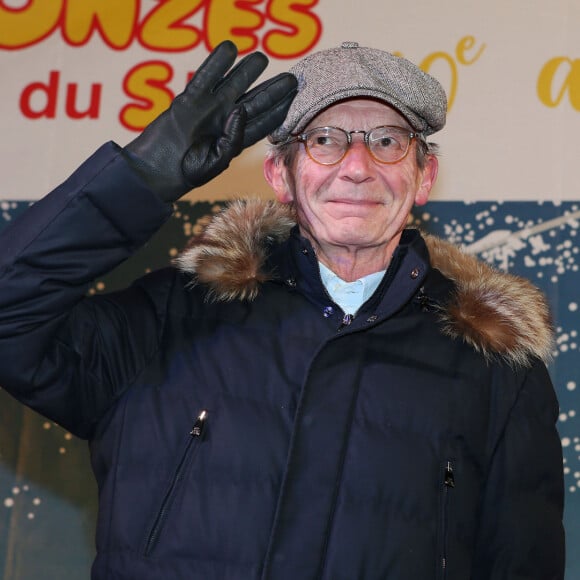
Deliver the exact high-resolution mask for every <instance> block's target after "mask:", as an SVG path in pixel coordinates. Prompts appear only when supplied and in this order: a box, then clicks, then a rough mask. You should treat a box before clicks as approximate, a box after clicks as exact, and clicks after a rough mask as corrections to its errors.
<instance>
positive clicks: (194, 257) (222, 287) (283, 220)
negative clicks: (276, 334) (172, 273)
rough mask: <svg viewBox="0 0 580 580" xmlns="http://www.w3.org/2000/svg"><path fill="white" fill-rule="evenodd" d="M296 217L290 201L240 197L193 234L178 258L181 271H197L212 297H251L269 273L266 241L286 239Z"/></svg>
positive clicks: (229, 299) (225, 298)
mask: <svg viewBox="0 0 580 580" xmlns="http://www.w3.org/2000/svg"><path fill="white" fill-rule="evenodd" d="M295 223H296V221H295V218H294V214H293V211H292V210H291V209H290V207H289V206H287V205H283V204H279V203H277V202H274V201H263V200H260V199H247V200H237V201H234V202H232V203H231V204H229V205H228V207H227V208H226V209H225V210H224V211H222V212H220V213H218V214H217V215H216V216H215V217H213V219H212V220H211V222H210V223H209V225H208V226H207V228H206V229H205V231H204V232H203V233H202V234H201V235H199V236H196V237H194V238H193V239H192V240H190V242H189V244H188V246H187V248H186V249H185V251H184V252H183V253H182V254H181V255H180V256H179V257H178V258H177V259H176V260H175V263H176V265H177V266H178V267H179V269H180V270H182V271H183V272H189V273H191V274H193V273H195V274H197V276H196V278H197V280H196V281H197V282H198V283H200V284H206V285H207V286H208V287H209V290H210V291H209V297H210V298H211V299H214V300H223V301H231V300H253V299H254V298H255V297H256V295H257V294H258V290H259V287H260V284H261V283H263V282H265V281H266V280H269V279H270V278H271V275H270V274H269V273H267V272H263V271H262V267H263V265H264V262H265V260H266V247H267V245H268V244H269V243H271V242H280V241H283V240H284V239H286V238H287V237H288V235H289V233H290V229H291V228H292V227H293V226H294V224H295Z"/></svg>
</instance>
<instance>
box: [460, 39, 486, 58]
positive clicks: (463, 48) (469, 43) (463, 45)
mask: <svg viewBox="0 0 580 580" xmlns="http://www.w3.org/2000/svg"><path fill="white" fill-rule="evenodd" d="M474 44H475V38H474V37H473V36H464V37H463V38H462V39H461V40H460V41H459V42H458V43H457V48H456V50H455V54H456V55H457V60H458V61H459V62H460V63H461V64H465V65H469V64H473V63H474V62H475V61H476V60H477V59H478V58H479V57H480V56H481V53H482V52H483V51H484V49H485V44H482V45H481V46H480V47H479V50H478V51H477V52H476V53H475V54H474V55H473V56H472V57H471V58H467V57H466V55H465V53H466V52H467V51H468V50H470V49H472V48H473V45H474Z"/></svg>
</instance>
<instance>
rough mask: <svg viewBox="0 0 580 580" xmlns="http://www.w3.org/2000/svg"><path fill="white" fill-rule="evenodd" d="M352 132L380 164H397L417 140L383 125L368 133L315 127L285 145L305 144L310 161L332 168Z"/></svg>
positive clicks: (348, 145) (414, 134)
mask: <svg viewBox="0 0 580 580" xmlns="http://www.w3.org/2000/svg"><path fill="white" fill-rule="evenodd" d="M355 133H360V134H362V135H363V138H364V142H365V145H366V147H367V150H368V151H369V153H370V154H371V156H372V158H373V159H374V160H375V161H378V162H379V163H397V162H399V161H401V160H402V159H404V158H405V157H406V156H407V153H408V152H409V149H410V145H411V141H412V140H413V139H415V138H417V137H419V133H413V132H412V131H409V130H408V129H404V128H403V127H396V126H393V125H383V126H381V127H375V128H374V129H370V130H369V131H363V130H357V131H346V130H344V129H341V128H340V127H315V128H314V129H310V130H308V131H305V132H304V133H301V134H300V135H294V138H293V139H290V140H289V141H288V143H292V142H296V141H299V142H300V143H304V147H305V148H306V152H307V153H308V155H309V157H310V158H311V159H312V161H315V162H316V163H319V164H320V165H335V164H336V163H340V162H341V161H342V160H343V159H344V157H345V156H346V154H347V152H348V149H349V147H350V146H351V144H352V136H353V134H355Z"/></svg>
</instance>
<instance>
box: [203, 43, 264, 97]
mask: <svg viewBox="0 0 580 580" xmlns="http://www.w3.org/2000/svg"><path fill="white" fill-rule="evenodd" d="M267 66H268V57H267V56H266V55H265V54H263V53H261V52H253V53H251V54H248V55H246V56H245V57H244V58H243V59H242V60H240V62H239V63H238V64H237V65H236V66H235V67H234V68H233V69H232V70H231V71H230V72H229V73H228V75H227V76H225V77H224V78H223V79H222V80H220V81H219V82H218V83H217V85H216V86H215V87H214V89H213V93H214V94H216V95H218V94H219V96H220V99H223V100H226V101H229V102H232V103H233V102H235V101H236V100H237V99H238V98H239V97H240V96H241V95H243V94H244V93H245V92H246V91H247V90H248V88H249V87H250V86H251V85H252V83H254V81H256V80H257V79H258V77H259V76H260V75H261V74H262V73H263V72H264V70H265V69H266V67H267Z"/></svg>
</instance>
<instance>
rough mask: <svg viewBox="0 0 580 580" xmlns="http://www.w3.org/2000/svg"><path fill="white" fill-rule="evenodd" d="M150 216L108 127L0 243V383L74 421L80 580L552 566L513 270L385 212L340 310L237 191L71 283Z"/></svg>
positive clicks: (537, 305) (544, 350)
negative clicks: (150, 251)
mask: <svg viewBox="0 0 580 580" xmlns="http://www.w3.org/2000/svg"><path fill="white" fill-rule="evenodd" d="M168 215H169V209H168V208H167V207H165V206H164V205H163V204H161V203H160V202H159V201H158V200H157V199H156V198H155V196H154V195H153V194H152V193H151V192H150V191H148V190H147V189H146V188H145V186H144V185H143V184H142V183H140V182H139V181H138V179H137V178H136V177H134V176H133V175H132V174H131V173H130V171H129V170H128V168H127V167H126V166H125V165H124V162H123V160H122V159H121V158H120V157H119V156H118V155H117V149H116V147H115V146H114V145H108V146H105V147H103V148H102V149H101V150H99V151H98V152H97V153H96V154H95V155H94V156H93V157H92V158H91V159H89V160H88V161H87V162H86V163H85V164H84V165H83V166H82V167H81V168H80V169H79V170H78V171H77V172H76V173H75V174H73V176H72V177H71V178H70V179H69V180H68V181H67V182H65V183H64V184H63V185H62V186H61V187H60V188H58V189H57V190H55V192H53V193H52V194H51V195H49V196H48V197H47V198H45V199H44V200H41V201H40V202H38V203H37V204H35V206H33V207H32V208H31V210H29V211H28V212H27V213H26V214H25V216H24V217H23V218H22V219H21V220H19V221H18V222H17V223H15V224H14V225H13V227H12V228H10V229H8V230H7V231H6V232H4V234H3V236H2V238H0V243H1V244H2V246H1V247H2V248H3V252H2V257H1V260H0V384H2V386H3V387H4V388H6V389H7V390H8V391H9V392H11V393H12V394H13V395H14V396H15V397H17V398H18V399H20V400H21V401H23V402H24V403H25V404H27V405H30V406H31V407H33V408H34V409H37V410H38V411H39V412H41V413H43V414H45V415H46V416H48V417H50V418H51V419H53V420H55V421H57V422H59V423H60V424H62V425H63V426H64V427H66V428H67V429H69V430H71V431H72V432H74V433H76V434H77V435H79V436H81V437H86V438H88V439H89V441H90V447H91V454H92V463H93V468H94V472H95V476H96V478H97V480H98V484H99V495H100V511H99V520H98V530H97V550H98V554H97V558H96V561H95V563H94V566H93V578H94V579H95V580H104V579H110V580H113V579H114V580H121V579H123V580H124V579H138V580H153V579H155V580H181V579H183V580H185V579H187V580H192V579H200V580H202V579H203V580H259V579H260V580H266V579H268V580H270V579H271V580H298V579H299V580H314V579H316V580H382V579H392V580H430V579H434V580H435V579H446V580H467V579H471V580H492V579H493V580H500V579H502V580H503V579H513V580H515V579H524V578H525V579H537V580H550V579H553V580H556V579H560V578H562V577H563V567H564V565H563V559H564V556H563V531H562V498H563V484H562V457H561V451H560V441H559V438H558V435H557V432H556V430H555V427H554V424H555V420H556V418H557V413H558V406H557V402H556V399H555V395H554V392H553V389H552V386H551V383H550V380H549V377H548V374H547V372H546V368H545V365H544V362H542V359H545V358H546V357H547V356H548V354H549V352H550V348H551V331H550V327H549V321H548V314H547V308H546V305H545V303H544V301H543V298H542V296H541V295H540V294H539V292H538V291H537V290H535V289H534V288H533V287H532V286H531V285H529V284H528V283H527V282H525V281H523V280H520V279H518V278H515V277H512V276H507V275H504V274H499V273H497V272H493V271H491V270H490V269H489V268H488V267H487V266H484V265H482V264H480V263H478V262H477V261H475V260H474V259H473V258H470V257H468V256H465V255H463V254H462V253H461V252H460V251H459V250H457V249H456V248H454V247H452V246H451V245H449V244H446V243H444V242H442V241H440V240H436V239H427V240H425V239H424V238H423V237H422V236H421V235H420V234H419V233H418V232H417V231H413V230H409V231H406V232H405V233H404V235H403V238H402V240H401V244H400V245H399V247H398V248H397V250H396V252H395V255H394V257H393V261H392V263H391V265H390V267H389V269H388V271H387V273H386V275H385V278H384V280H383V282H382V283H381V285H380V287H379V288H378V289H377V291H376V292H375V294H374V295H373V296H372V298H371V299H370V300H369V301H368V302H367V303H366V304H365V305H364V306H363V307H362V308H361V310H360V311H359V312H358V313H357V315H356V316H355V317H354V318H353V319H351V318H349V317H344V315H343V313H342V311H341V310H340V308H339V307H338V306H337V305H336V304H334V303H333V302H332V301H331V300H330V298H329V297H328V295H327V293H326V292H325V290H324V288H323V286H322V284H321V281H320V275H319V272H318V266H317V261H316V258H315V256H314V253H313V251H312V248H311V247H310V246H309V244H308V243H307V242H306V241H305V240H304V239H303V238H301V237H300V235H299V234H298V232H297V231H296V228H294V227H293V221H292V215H291V214H290V213H289V212H288V210H287V208H284V207H280V206H278V205H276V204H272V203H263V202H248V203H239V204H234V205H233V206H232V207H231V208H230V209H229V210H227V212H226V213H225V214H221V215H220V216H218V217H217V218H216V220H215V221H214V223H213V224H212V226H211V227H210V228H209V230H208V231H207V233H206V234H204V236H202V238H201V239H198V240H195V241H194V243H193V245H192V246H191V247H190V248H188V249H187V250H186V251H185V252H184V254H183V255H182V256H181V258H180V259H179V264H178V267H173V268H168V269H165V270H162V271H159V272H155V273H153V274H151V275H148V276H146V277H144V278H143V279H141V280H138V281H136V282H135V283H134V284H133V285H132V286H131V287H130V288H129V289H127V290H125V291H122V292H118V293H114V294H109V295H104V296H93V297H91V298H85V292H86V289H87V285H88V284H89V283H90V281H91V280H93V279H94V278H95V277H97V276H99V275H102V274H103V273H104V272H106V271H108V270H110V269H111V268H112V267H113V266H115V265H116V264H117V263H119V262H120V261H122V260H123V259H125V258H126V257H128V256H129V255H131V253H132V252H134V250H135V249H136V248H137V247H139V246H140V245H141V244H142V243H144V241H146V240H147V239H148V237H150V236H151V235H152V233H153V232H154V231H155V230H156V229H157V228H158V227H159V226H160V225H161V223H162V222H163V221H164V219H166V218H167V216H168Z"/></svg>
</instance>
